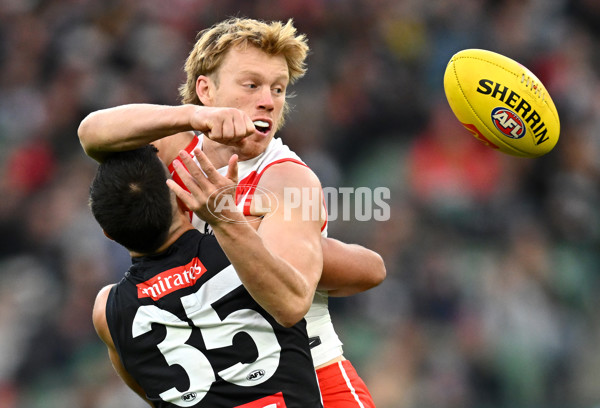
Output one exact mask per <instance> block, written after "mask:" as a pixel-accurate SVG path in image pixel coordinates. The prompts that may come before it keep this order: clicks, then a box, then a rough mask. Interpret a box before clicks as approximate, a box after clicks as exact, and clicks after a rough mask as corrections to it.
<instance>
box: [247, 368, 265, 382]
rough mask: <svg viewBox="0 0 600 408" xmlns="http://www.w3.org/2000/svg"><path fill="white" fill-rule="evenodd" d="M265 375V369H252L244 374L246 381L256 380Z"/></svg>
mask: <svg viewBox="0 0 600 408" xmlns="http://www.w3.org/2000/svg"><path fill="white" fill-rule="evenodd" d="M264 376H265V370H254V371H252V372H251V373H250V374H248V375H247V376H246V380H248V381H257V380H260V379H261V378H263V377H264Z"/></svg>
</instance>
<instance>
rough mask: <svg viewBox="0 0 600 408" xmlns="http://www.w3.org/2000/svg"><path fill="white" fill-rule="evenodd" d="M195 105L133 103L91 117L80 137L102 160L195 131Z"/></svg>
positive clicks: (83, 124)
mask: <svg viewBox="0 0 600 408" xmlns="http://www.w3.org/2000/svg"><path fill="white" fill-rule="evenodd" d="M196 108H197V107H196V106H194V105H181V106H162V105H150V104H131V105H123V106H118V107H115V108H109V109H103V110H99V111H96V112H93V113H91V114H89V115H88V116H87V117H86V118H85V119H84V120H83V121H82V122H81V124H80V125H79V129H78V135H79V140H80V143H81V145H82V146H83V149H84V150H85V152H86V154H88V156H90V157H92V158H94V159H96V160H98V161H101V160H102V159H103V157H104V156H105V155H106V154H107V153H109V152H114V151H122V150H129V149H135V148H137V147H141V146H143V145H145V144H148V143H151V142H154V141H155V140H157V139H160V138H163V137H165V136H170V135H172V134H175V133H179V132H182V131H185V130H191V129H192V127H191V125H190V119H189V118H190V117H191V115H192V114H193V110H194V109H196Z"/></svg>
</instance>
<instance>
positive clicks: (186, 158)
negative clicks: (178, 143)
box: [173, 150, 210, 194]
mask: <svg viewBox="0 0 600 408" xmlns="http://www.w3.org/2000/svg"><path fill="white" fill-rule="evenodd" d="M173 167H175V171H176V172H177V175H179V178H181V181H183V184H185V186H186V187H187V188H188V190H189V191H190V193H192V194H197V193H198V192H199V190H201V191H204V190H206V189H207V188H208V185H207V184H210V183H208V181H207V180H206V176H205V175H204V173H202V170H201V169H200V168H199V167H198V165H197V164H196V163H195V162H194V160H193V159H192V157H191V156H190V154H189V153H188V152H186V151H185V150H181V151H180V152H179V158H178V160H174V161H173Z"/></svg>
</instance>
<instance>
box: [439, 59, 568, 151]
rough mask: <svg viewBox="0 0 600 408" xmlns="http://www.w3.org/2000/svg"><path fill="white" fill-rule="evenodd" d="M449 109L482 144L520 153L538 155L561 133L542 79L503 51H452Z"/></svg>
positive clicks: (446, 76) (448, 77)
mask: <svg viewBox="0 0 600 408" xmlns="http://www.w3.org/2000/svg"><path fill="white" fill-rule="evenodd" d="M444 90H445V92H446V98H447V99H448V103H449V104H450V108H452V111H453V112H454V115H455V116H456V117H457V119H458V120H459V121H460V122H461V123H462V124H463V126H464V127H465V128H467V130H468V131H469V132H471V133H472V134H473V135H474V136H475V137H476V138H477V139H479V140H481V141H482V142H483V143H485V144H486V145H488V146H490V147H492V148H494V149H498V150H500V151H501V152H504V153H507V154H510V155H513V156H520V157H539V156H542V155H544V154H546V153H548V152H549V151H550V150H552V149H553V148H554V146H555V145H556V142H558V136H559V134H560V121H559V118H558V112H557V111H556V107H555V106H554V102H552V98H550V95H549V94H548V91H546V88H545V87H544V85H543V84H542V83H541V81H540V80H539V79H538V78H537V77H536V76H535V75H534V74H533V73H532V72H531V71H529V69H527V68H526V67H524V66H523V65H521V64H519V63H518V62H516V61H514V60H512V59H510V58H508V57H505V56H504V55H501V54H498V53H495V52H491V51H487V50H480V49H467V50H462V51H460V52H458V53H456V54H455V55H454V56H453V57H452V58H451V59H450V62H448V66H447V67H446V72H445V73H444Z"/></svg>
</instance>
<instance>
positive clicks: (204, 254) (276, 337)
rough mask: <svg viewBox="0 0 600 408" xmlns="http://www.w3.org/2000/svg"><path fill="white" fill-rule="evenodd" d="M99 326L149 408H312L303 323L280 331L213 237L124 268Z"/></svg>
mask: <svg viewBox="0 0 600 408" xmlns="http://www.w3.org/2000/svg"><path fill="white" fill-rule="evenodd" d="M106 318H107V321H108V327H109V329H110V333H111V336H112V339H113V341H114V343H115V347H116V349H117V352H118V354H119V356H120V358H121V361H122V362H123V365H124V367H125V369H126V370H127V371H128V372H129V373H130V374H131V375H132V377H133V378H134V379H135V380H136V381H137V382H138V383H139V384H140V386H141V387H142V388H143V389H144V391H145V393H146V395H147V398H148V399H149V400H150V401H152V402H153V404H154V406H156V407H158V408H163V407H197V408H205V407H206V408H208V407H210V408H215V407H228V408H233V407H237V408H242V407H243V408H265V407H282V408H283V407H287V408H292V407H297V408H306V407H315V408H321V407H322V404H321V397H320V393H319V388H318V385H317V380H316V375H315V372H314V368H313V364H312V361H311V356H310V351H309V348H308V337H307V333H306V327H305V321H304V320H303V321H301V322H299V323H298V324H296V325H295V326H293V327H291V328H285V327H283V326H281V325H279V324H278V323H277V322H276V321H275V320H274V319H273V318H272V317H271V316H270V315H269V314H268V313H267V312H266V311H265V310H263V309H262V308H261V307H260V306H259V305H258V304H257V303H256V302H255V301H254V299H253V298H252V297H251V296H250V294H249V293H248V292H247V290H246V289H245V288H244V286H243V285H242V283H241V281H240V279H239V277H238V276H237V273H236V272H235V270H234V269H233V267H232V265H231V264H230V263H229V260H228V259H227V257H226V256H225V254H224V253H223V251H222V250H221V248H220V247H219V245H218V243H217V240H216V238H215V237H214V236H212V235H204V234H201V233H200V232H198V231H197V230H190V231H187V232H185V233H184V234H183V235H182V236H181V237H180V238H179V239H178V240H177V241H176V242H175V243H174V244H173V245H172V246H171V247H169V249H168V250H167V251H165V252H163V253H161V254H157V255H153V256H145V257H139V258H133V264H132V266H131V268H130V269H129V271H128V272H127V273H126V274H125V277H124V278H123V279H122V280H121V281H120V282H119V283H118V284H117V285H115V286H114V287H113V288H112V290H111V291H110V294H109V297H108V301H107V306H106Z"/></svg>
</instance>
